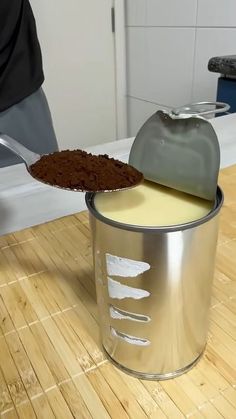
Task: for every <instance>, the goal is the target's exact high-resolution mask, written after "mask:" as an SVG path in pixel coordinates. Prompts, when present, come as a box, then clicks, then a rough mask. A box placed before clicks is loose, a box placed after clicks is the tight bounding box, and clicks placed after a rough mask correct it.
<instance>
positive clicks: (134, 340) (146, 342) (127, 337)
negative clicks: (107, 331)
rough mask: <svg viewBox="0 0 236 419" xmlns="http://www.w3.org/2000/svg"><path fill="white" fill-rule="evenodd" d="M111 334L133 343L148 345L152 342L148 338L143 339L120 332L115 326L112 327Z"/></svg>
mask: <svg viewBox="0 0 236 419" xmlns="http://www.w3.org/2000/svg"><path fill="white" fill-rule="evenodd" d="M111 334H112V336H114V337H116V338H119V339H121V340H124V341H125V342H127V343H130V344H131V345H137V346H148V345H150V343H151V342H150V340H148V339H141V338H138V337H136V336H132V335H126V334H125V333H122V332H118V330H115V329H114V328H113V327H111Z"/></svg>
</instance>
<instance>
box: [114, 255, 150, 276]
mask: <svg viewBox="0 0 236 419" xmlns="http://www.w3.org/2000/svg"><path fill="white" fill-rule="evenodd" d="M106 263H107V273H108V275H114V276H123V277H128V276H130V277H135V276H138V275H141V274H142V273H144V272H145V271H148V270H149V269H150V265H149V263H146V262H140V261H138V260H132V259H127V258H121V257H119V256H114V255H110V254H109V253H106Z"/></svg>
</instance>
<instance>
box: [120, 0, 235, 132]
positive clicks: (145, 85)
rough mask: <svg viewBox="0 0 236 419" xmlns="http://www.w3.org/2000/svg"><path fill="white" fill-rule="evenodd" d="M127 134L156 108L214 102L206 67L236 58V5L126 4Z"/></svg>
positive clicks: (173, 0)
mask: <svg viewBox="0 0 236 419" xmlns="http://www.w3.org/2000/svg"><path fill="white" fill-rule="evenodd" d="M126 36H127V86H128V87H127V94H128V98H127V101H128V134H129V136H133V135H136V133H137V130H138V129H139V127H140V126H141V125H142V124H143V122H144V121H145V120H146V119H147V117H148V116H149V115H150V114H152V113H154V112H155V111H156V110H157V109H158V108H160V107H161V108H165V107H176V106H181V105H184V104H186V103H189V102H194V101H203V100H215V99H216V88H217V79H218V77H219V75H218V74H214V73H211V72H209V71H208V69H207V64H208V61H209V59H210V58H211V57H213V56H216V55H227V54H236V0H126Z"/></svg>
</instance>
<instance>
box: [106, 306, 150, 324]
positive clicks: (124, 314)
mask: <svg viewBox="0 0 236 419" xmlns="http://www.w3.org/2000/svg"><path fill="white" fill-rule="evenodd" d="M110 316H111V318H112V319H117V320H131V321H134V322H142V323H145V322H150V320H151V319H150V317H149V316H145V315H144V314H137V313H131V312H129V311H124V310H120V309H119V308H117V307H113V306H110Z"/></svg>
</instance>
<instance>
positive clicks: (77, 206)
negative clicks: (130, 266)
mask: <svg viewBox="0 0 236 419" xmlns="http://www.w3.org/2000/svg"><path fill="white" fill-rule="evenodd" d="M211 122H212V125H213V127H214V129H215V131H216V133H217V136H218V140H219V143H220V149H221V168H223V167H227V166H230V165H232V164H234V163H236V113H235V114H231V115H226V116H222V117H218V118H215V119H213V120H211ZM133 140H134V138H126V139H123V140H117V141H114V142H111V143H105V144H101V145H97V146H94V147H89V148H87V149H86V150H87V151H89V152H91V153H94V154H108V155H109V156H111V157H115V158H117V159H119V160H122V161H124V162H127V161H128V156H129V151H130V148H131V145H132V143H133ZM0 179H1V181H0V235H2V234H6V233H10V232H13V231H17V230H21V229H23V228H26V227H30V226H33V225H36V224H41V223H44V222H46V221H51V220H53V219H55V218H59V217H63V216H65V215H69V214H74V213H76V212H79V211H82V210H84V209H86V206H85V200H84V194H83V193H81V192H69V191H63V190H60V189H57V188H52V187H50V186H46V185H44V184H42V183H39V182H37V181H35V180H34V179H33V178H32V177H31V176H30V175H29V174H28V172H27V171H26V169H25V165H24V164H18V165H15V166H10V167H4V168H0Z"/></svg>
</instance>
